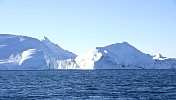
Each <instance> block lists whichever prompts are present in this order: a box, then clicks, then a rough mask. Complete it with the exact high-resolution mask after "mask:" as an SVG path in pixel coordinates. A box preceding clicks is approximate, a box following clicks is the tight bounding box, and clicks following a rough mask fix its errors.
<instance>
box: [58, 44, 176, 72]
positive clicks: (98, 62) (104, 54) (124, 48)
mask: <svg viewBox="0 0 176 100" xmlns="http://www.w3.org/2000/svg"><path fill="white" fill-rule="evenodd" d="M67 62H69V63H74V65H76V66H77V67H76V68H77V69H174V68H176V59H166V57H163V56H162V55H161V54H160V55H157V56H151V55H149V54H144V53H142V52H141V51H139V50H138V49H136V48H135V47H133V46H132V45H130V44H128V43H127V42H123V43H116V44H112V45H109V46H105V47H96V48H95V49H92V50H90V51H88V52H87V53H85V54H81V55H78V56H77V57H76V58H75V59H73V60H72V61H65V60H64V61H61V62H60V63H61V64H62V67H59V68H61V69H62V68H63V66H67V67H64V68H68V69H71V68H75V67H73V66H71V65H70V64H69V66H68V64H67Z"/></svg>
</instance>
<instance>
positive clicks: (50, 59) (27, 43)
mask: <svg viewBox="0 0 176 100" xmlns="http://www.w3.org/2000/svg"><path fill="white" fill-rule="evenodd" d="M75 57H76V55H75V54H73V53H71V52H69V51H67V50H64V49H62V48H61V47H60V46H58V45H56V44H54V43H52V42H51V41H50V40H49V39H48V38H46V37H45V38H44V39H43V40H42V41H40V40H38V39H36V38H31V37H27V36H19V35H10V34H0V69H1V70H42V69H55V68H58V65H57V62H58V61H59V60H66V59H74V58H75Z"/></svg>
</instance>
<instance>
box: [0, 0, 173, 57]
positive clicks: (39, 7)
mask: <svg viewBox="0 0 176 100" xmlns="http://www.w3.org/2000/svg"><path fill="white" fill-rule="evenodd" d="M0 33H10V34H20V35H27V36H32V37H36V38H38V39H42V38H43V37H44V36H46V37H48V38H49V39H50V40H51V41H53V42H54V43H57V44H58V45H60V46H61V47H63V48H64V49H67V50H70V51H72V52H74V53H76V54H80V53H85V52H87V51H88V50H89V49H91V48H93V47H96V46H106V45H109V44H113V43H118V42H123V41H126V42H129V43H130V44H132V45H133V46H135V47H136V48H138V49H139V50H141V51H142V52H144V53H148V54H157V53H161V54H163V55H164V56H168V57H176V0H0Z"/></svg>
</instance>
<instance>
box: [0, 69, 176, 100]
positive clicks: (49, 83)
mask: <svg viewBox="0 0 176 100" xmlns="http://www.w3.org/2000/svg"><path fill="white" fill-rule="evenodd" d="M149 99H150V100H155V99H157V100H170V99H171V100H174V99H175V100H176V70H49V71H0V100H149Z"/></svg>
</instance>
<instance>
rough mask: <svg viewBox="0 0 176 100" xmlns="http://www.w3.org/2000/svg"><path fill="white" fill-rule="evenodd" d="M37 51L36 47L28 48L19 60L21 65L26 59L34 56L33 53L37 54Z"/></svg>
mask: <svg viewBox="0 0 176 100" xmlns="http://www.w3.org/2000/svg"><path fill="white" fill-rule="evenodd" d="M36 51H37V50H36V49H28V50H26V51H23V53H22V59H21V61H20V62H19V65H21V64H22V63H23V62H24V61H25V60H27V59H30V58H32V57H33V56H32V55H33V54H35V53H36Z"/></svg>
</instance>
